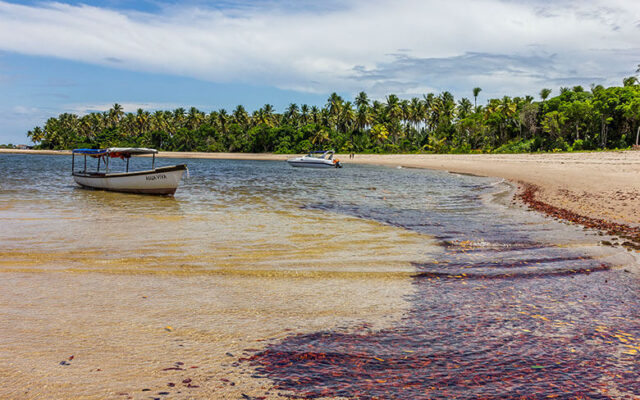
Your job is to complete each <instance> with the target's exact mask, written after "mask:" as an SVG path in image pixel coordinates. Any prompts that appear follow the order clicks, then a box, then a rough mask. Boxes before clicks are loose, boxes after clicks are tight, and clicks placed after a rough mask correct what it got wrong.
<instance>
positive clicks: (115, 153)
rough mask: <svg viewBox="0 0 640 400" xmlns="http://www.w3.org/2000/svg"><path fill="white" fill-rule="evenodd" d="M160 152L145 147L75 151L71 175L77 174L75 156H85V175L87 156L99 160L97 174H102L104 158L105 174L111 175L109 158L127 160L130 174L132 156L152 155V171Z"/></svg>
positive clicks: (72, 156)
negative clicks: (101, 164)
mask: <svg viewBox="0 0 640 400" xmlns="http://www.w3.org/2000/svg"><path fill="white" fill-rule="evenodd" d="M157 153H158V150H156V149H148V148H145V147H109V148H107V149H74V150H72V151H71V173H72V174H74V173H75V156H76V154H78V155H83V156H84V169H83V171H82V172H83V173H85V174H86V173H87V156H90V157H93V158H97V159H98V168H97V172H98V173H100V161H101V160H102V158H103V157H104V158H105V161H104V162H105V174H108V173H109V158H114V157H120V158H122V159H126V160H127V167H126V172H129V158H131V156H132V155H144V154H151V155H152V160H151V170H154V169H155V166H156V154H157Z"/></svg>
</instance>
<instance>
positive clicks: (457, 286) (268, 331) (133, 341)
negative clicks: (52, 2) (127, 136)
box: [0, 155, 640, 399]
mask: <svg viewBox="0 0 640 400" xmlns="http://www.w3.org/2000/svg"><path fill="white" fill-rule="evenodd" d="M149 162H150V160H149V159H136V161H135V163H134V164H133V165H132V166H133V167H136V166H142V165H145V164H148V163H149ZM174 163H185V164H188V167H189V171H190V174H189V177H187V176H185V178H183V182H182V185H181V186H180V188H179V189H178V191H177V192H176V195H175V197H154V196H142V195H130V194H118V193H110V192H103V191H92V190H85V189H81V188H79V187H77V186H76V185H75V184H74V183H73V180H72V178H71V177H70V164H71V157H66V156H24V155H0V171H2V175H1V178H0V224H1V226H2V229H0V271H2V272H3V274H2V275H3V276H4V278H3V280H2V283H1V284H0V285H1V286H0V288H1V289H2V292H3V293H2V294H0V326H2V328H0V346H3V348H4V349H5V352H6V354H9V355H10V356H11V358H12V359H13V360H14V361H12V362H11V363H10V364H9V365H6V366H3V367H0V376H5V377H6V378H9V379H11V380H13V382H15V384H14V385H9V386H8V387H5V388H3V389H1V390H0V394H3V395H4V396H10V397H12V398H38V397H41V396H43V395H46V394H47V393H48V394H53V397H60V398H62V397H64V398H73V397H78V398H79V397H83V398H104V397H105V396H106V394H116V393H118V392H121V393H127V395H128V396H130V397H132V398H148V397H149V395H150V394H151V395H153V394H157V393H165V392H167V393H169V394H170V395H171V396H173V397H174V398H189V396H196V397H198V396H200V397H211V398H216V396H218V397H220V396H223V397H230V398H234V397H233V396H235V398H241V396H242V395H243V394H244V395H246V396H250V397H255V398H278V397H280V396H281V395H283V396H284V395H287V396H293V397H294V398H296V397H297V398H322V397H328V398H335V397H346V398H389V399H396V398H407V399H416V398H425V399H427V398H454V397H455V398H478V397H482V398H504V397H505V396H511V397H519V396H524V397H526V398H547V397H549V396H559V397H566V398H576V397H580V396H582V397H584V398H624V396H640V383H639V382H640V379H638V377H639V376H640V369H639V367H638V365H640V363H638V354H639V352H640V343H639V342H638V340H637V339H636V338H637V337H639V336H640V322H638V321H640V319H639V317H640V315H638V314H639V313H640V299H639V298H638V294H639V292H638V284H639V283H640V280H639V277H638V274H637V272H635V271H636V270H637V265H635V264H634V263H635V261H634V260H633V259H632V258H631V257H630V256H628V255H627V254H625V252H624V251H620V250H617V249H610V248H606V247H602V246H600V245H598V242H599V241H600V240H601V238H600V237H599V236H598V235H597V234H596V233H594V232H585V231H583V230H582V229H580V228H579V227H576V226H571V225H565V224H561V223H558V222H555V221H552V220H549V219H546V218H543V217H541V216H540V215H537V214H535V213H531V212H526V211H524V210H523V209H521V208H518V207H514V206H511V205H509V196H508V192H509V190H510V188H509V187H508V186H507V185H506V184H505V183H503V182H501V181H499V180H496V179H489V178H478V177H471V176H461V175H452V174H448V173H445V172H434V171H427V170H415V169H393V168H384V167H374V166H360V165H346V166H345V168H343V169H340V170H333V169H331V170H312V169H293V168H290V167H289V166H288V165H286V164H285V163H284V162H264V161H231V160H228V161H227V160H193V159H190V160H175V159H173V160H168V159H165V160H163V159H159V160H157V163H156V165H167V164H174ZM70 352H73V353H79V354H82V356H81V357H77V358H76V357H75V356H74V358H73V360H72V361H70V362H69V363H70V364H72V365H68V366H67V365H64V364H63V365H62V366H61V364H60V363H59V362H58V361H60V360H61V359H62V358H61V357H67V356H68V355H69V354H67V353H70ZM114 355H116V356H114ZM81 362H84V363H85V364H82V368H80V367H78V368H76V369H73V368H75V366H76V365H81V364H80V363H81ZM180 363H183V364H180ZM185 365H191V366H197V367H198V368H193V369H188V368H187V367H186V366H185ZM183 366H184V367H183ZM67 367H68V368H67ZM98 369H99V370H100V372H101V374H96V373H95V372H94V371H96V370H98ZM102 372H104V373H102ZM78 380H81V381H82V384H80V383H79V382H78ZM187 380H189V381H188V382H187V383H184V382H186V381H187ZM181 382H182V383H181ZM196 382H197V385H196V384H195V383H196ZM170 383H173V384H174V385H173V386H171V385H169V384H170ZM175 383H178V384H177V385H175ZM232 383H233V384H232ZM143 389H149V390H145V391H143ZM149 392H151V393H149ZM145 396H146V397H145ZM163 396H164V395H163ZM152 397H153V396H152Z"/></svg>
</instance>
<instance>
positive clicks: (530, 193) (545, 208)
mask: <svg viewBox="0 0 640 400" xmlns="http://www.w3.org/2000/svg"><path fill="white" fill-rule="evenodd" d="M520 186H521V190H520V192H519V193H518V195H517V198H518V199H520V200H521V201H522V202H523V203H525V204H526V205H528V206H529V207H531V208H532V209H534V210H536V211H538V212H541V213H543V214H546V215H548V216H550V217H554V218H558V219H562V220H565V221H570V222H573V223H576V224H580V225H583V226H585V227H587V228H592V229H597V230H600V231H603V232H606V233H607V234H609V235H614V236H618V237H620V238H622V239H624V240H626V241H625V242H624V243H622V245H623V246H625V247H627V248H631V249H635V250H640V226H631V225H627V224H621V223H617V222H611V221H605V220H604V219H600V218H592V217H587V216H584V215H580V214H578V213H576V212H573V211H570V210H567V209H565V208H560V207H556V206H552V205H550V204H547V203H545V202H542V201H540V200H537V199H536V193H537V192H538V190H539V188H538V187H537V186H535V185H532V184H529V183H522V182H521V183H520Z"/></svg>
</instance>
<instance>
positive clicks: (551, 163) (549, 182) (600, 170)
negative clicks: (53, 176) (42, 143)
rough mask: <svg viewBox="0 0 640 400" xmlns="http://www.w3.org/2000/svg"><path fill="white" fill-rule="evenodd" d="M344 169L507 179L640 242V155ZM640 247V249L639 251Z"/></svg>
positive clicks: (543, 202)
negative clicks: (420, 171) (389, 169)
mask: <svg viewBox="0 0 640 400" xmlns="http://www.w3.org/2000/svg"><path fill="white" fill-rule="evenodd" d="M0 154H44V155H69V154H71V152H70V151H69V150H60V151H58V150H14V149H0ZM292 156H293V155H290V154H272V153H198V152H159V153H158V155H157V157H160V158H193V159H218V160H222V159H234V160H264V161H284V160H286V159H287V158H290V157H292ZM335 157H336V158H339V159H340V160H341V162H342V163H343V165H347V164H352V163H353V164H370V165H383V166H392V167H398V166H400V167H406V168H426V169H435V170H443V171H448V172H451V173H461V174H471V175H478V176H491V177H497V178H503V179H506V180H508V181H510V182H512V183H514V184H515V185H516V186H517V187H518V190H517V194H516V198H517V199H519V200H521V201H523V202H524V203H525V204H527V206H529V207H530V208H532V209H534V210H536V211H538V212H542V213H544V214H546V215H549V216H552V217H556V218H561V219H564V220H567V221H571V222H574V223H579V224H581V225H584V226H587V227H590V228H596V229H601V230H604V231H606V232H607V233H616V232H623V233H625V234H624V236H625V239H629V240H632V241H634V242H635V243H637V244H640V206H639V204H640V201H639V200H640V152H639V151H609V152H589V153H533V154H356V155H355V158H353V159H349V155H348V154H337V155H336V156H335ZM636 249H637V248H636Z"/></svg>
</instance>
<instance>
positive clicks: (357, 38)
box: [0, 0, 640, 96]
mask: <svg viewBox="0 0 640 400" xmlns="http://www.w3.org/2000/svg"><path fill="white" fill-rule="evenodd" d="M266 4H269V3H266ZM638 21H640V2H636V1H627V0H607V1H605V0H587V1H570V0H565V1H559V2H553V3H552V5H547V3H546V2H543V1H529V2H525V1H506V0H502V1H501V0H476V1H473V2H470V1H465V0H450V1H448V2H441V1H438V0H395V1H381V0H373V1H365V0H351V1H346V2H345V3H344V4H343V5H342V7H340V8H334V9H329V10H322V11H321V12H319V11H318V10H306V11H305V10H304V9H296V10H294V11H287V10H286V8H285V7H276V8H273V7H272V8H260V7H247V6H246V4H245V5H243V7H242V9H241V10H210V9H203V8H198V7H195V6H191V7H188V8H183V9H181V8H177V7H171V8H170V9H166V10H165V11H164V12H162V13H160V14H144V13H139V12H125V11H116V10H107V9H101V8H96V7H89V6H71V5H65V4H60V3H43V4H42V5H39V6H22V5H16V4H12V3H6V2H2V1H0V49H3V50H8V51H14V52H19V53H24V54H33V55H44V56H53V57H60V58H65V59H71V60H77V61H81V62H87V63H93V64H99V65H108V66H114V67H117V68H125V69H130V70H137V71H152V72H161V73H169V74H176V75H182V76H189V77H195V78H198V79H203V80H208V81H213V82H242V83H251V84H258V85H271V86H276V87H278V88H284V89H294V90H300V91H309V92H331V91H334V90H335V91H340V92H349V91H351V92H355V91H359V90H362V89H364V90H367V91H370V93H371V94H373V95H374V96H375V95H383V94H385V93H389V92H394V91H395V92H397V93H399V94H402V93H418V92H419V91H421V90H422V89H424V88H434V89H435V90H447V89H448V90H452V91H454V92H456V90H470V89H469V88H471V87H473V86H477V85H480V84H483V85H490V87H487V88H485V90H484V91H483V92H484V94H487V93H492V92H496V93H503V94H510V93H512V92H513V90H514V89H517V90H525V91H526V90H539V89H540V87H541V86H550V85H554V84H555V85H558V86H559V85H561V84H563V82H565V80H566V81H571V80H572V79H574V78H579V79H580V78H582V79H591V80H592V81H597V83H608V84H612V83H619V81H620V80H621V78H622V77H623V76H627V75H630V74H631V73H633V70H634V67H635V66H636V64H637V62H638V56H639V55H640V49H639V45H638V41H637V39H638V37H640V27H639V26H638ZM400 49H406V50H404V51H402V52H400V51H399V50H400ZM399 53H401V54H402V55H403V57H400V58H399V57H398V56H397V54H399ZM473 54H482V55H484V57H485V58H484V59H478V58H477V57H476V58H474V63H473V69H472V70H469V68H468V65H466V64H465V63H466V62H469V60H468V57H467V56H469V55H473ZM492 60H493V61H494V62H492ZM483 61H485V62H486V64H485V63H484V62H483ZM532 61H536V62H532ZM496 62H498V63H499V62H507V65H504V66H503V67H504V68H501V65H496ZM445 66H446V68H445V69H443V67H445ZM363 71H364V72H363ZM584 83H585V84H588V83H590V82H584ZM513 94H517V93H513Z"/></svg>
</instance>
